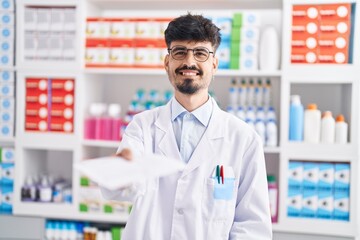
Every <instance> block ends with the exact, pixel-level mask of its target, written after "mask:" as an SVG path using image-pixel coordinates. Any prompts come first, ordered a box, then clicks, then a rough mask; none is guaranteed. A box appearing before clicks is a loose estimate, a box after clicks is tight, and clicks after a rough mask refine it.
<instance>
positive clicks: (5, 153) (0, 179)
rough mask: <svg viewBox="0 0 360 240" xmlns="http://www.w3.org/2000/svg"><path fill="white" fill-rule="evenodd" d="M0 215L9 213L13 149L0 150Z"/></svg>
mask: <svg viewBox="0 0 360 240" xmlns="http://www.w3.org/2000/svg"><path fill="white" fill-rule="evenodd" d="M0 152H1V154H0V213H7V214H9V213H11V212H12V206H13V192H14V177H15V174H14V162H15V155H14V148H11V147H3V148H0Z"/></svg>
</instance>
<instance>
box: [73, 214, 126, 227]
mask: <svg viewBox="0 0 360 240" xmlns="http://www.w3.org/2000/svg"><path fill="white" fill-rule="evenodd" d="M128 218H129V216H128V215H125V214H111V213H109V214H106V213H81V212H80V213H77V214H74V216H73V219H77V220H85V221H96V222H106V223H118V224H126V221H127V220H128Z"/></svg>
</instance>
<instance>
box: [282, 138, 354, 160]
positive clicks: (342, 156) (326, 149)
mask: <svg viewBox="0 0 360 240" xmlns="http://www.w3.org/2000/svg"><path fill="white" fill-rule="evenodd" d="M283 152H284V154H286V155H287V156H288V157H290V158H295V159H301V160H306V159H309V160H316V161H322V160H323V161H331V160H333V161H337V162H350V161H351V160H352V159H353V158H354V155H355V154H356V148H355V146H353V145H352V144H320V143H319V144H310V143H303V142H287V143H284V148H283Z"/></svg>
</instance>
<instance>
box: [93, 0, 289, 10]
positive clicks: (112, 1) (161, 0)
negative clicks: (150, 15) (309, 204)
mask: <svg viewBox="0 0 360 240" xmlns="http://www.w3.org/2000/svg"><path fill="white" fill-rule="evenodd" d="M88 2H91V3H94V4H96V5H97V6H98V7H100V8H107V9H109V8H110V9H111V8H121V7H122V8H123V9H124V8H129V9H148V10H157V11H159V9H167V10H168V9H176V10H178V9H188V10H189V7H190V9H204V8H206V9H218V8H219V4H221V8H222V9H234V6H235V7H238V8H242V9H249V8H250V9H280V8H281V6H282V1H281V0H270V1H267V0H254V1H251V0H242V1H237V0H227V1H221V0H197V1H192V0H184V1H175V2H174V1H166V0H153V1H151V4H149V1H148V0H133V1H131V0H88ZM184 3H186V4H185V5H184ZM188 4H191V5H190V6H189V5H188ZM204 4H205V5H204Z"/></svg>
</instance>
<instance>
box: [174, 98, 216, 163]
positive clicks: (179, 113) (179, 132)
mask: <svg viewBox="0 0 360 240" xmlns="http://www.w3.org/2000/svg"><path fill="white" fill-rule="evenodd" d="M212 111H213V105H212V102H211V97H210V96H209V99H208V100H207V102H206V103H205V104H203V105H202V106H200V107H199V108H197V109H195V110H194V111H192V112H188V111H187V110H186V109H185V108H184V107H183V106H181V104H180V103H179V102H178V101H177V100H176V99H175V97H174V98H173V101H172V103H171V121H172V126H173V130H174V134H175V138H176V143H177V146H178V149H179V151H180V155H181V157H182V159H183V160H184V161H185V162H188V161H189V159H190V158H191V155H192V153H193V152H194V150H195V148H196V146H197V145H198V143H199V142H200V139H201V137H202V136H203V134H204V132H205V130H206V128H207V126H208V124H209V121H210V118H211V115H212Z"/></svg>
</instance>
